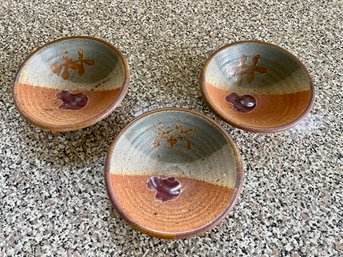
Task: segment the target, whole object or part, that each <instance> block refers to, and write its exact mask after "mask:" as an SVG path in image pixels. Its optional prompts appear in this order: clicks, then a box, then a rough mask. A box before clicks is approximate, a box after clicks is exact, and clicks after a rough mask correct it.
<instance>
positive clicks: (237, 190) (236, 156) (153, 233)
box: [104, 108, 244, 239]
mask: <svg viewBox="0 0 343 257" xmlns="http://www.w3.org/2000/svg"><path fill="white" fill-rule="evenodd" d="M159 112H184V113H190V114H193V115H195V116H198V117H200V118H202V119H203V120H205V121H207V122H209V123H210V124H211V125H213V126H214V127H215V128H217V129H218V130H219V131H220V132H221V133H222V135H223V136H224V137H225V138H226V141H227V143H228V144H229V145H231V147H232V149H233V151H234V159H235V162H236V165H237V169H236V172H237V177H236V182H235V188H234V189H235V191H234V193H233V196H232V199H231V201H230V202H229V203H228V204H227V206H226V207H225V209H224V210H223V211H222V212H221V213H220V214H219V215H218V216H217V217H215V218H214V219H213V220H211V221H210V222H209V223H207V224H205V225H203V226H201V227H198V228H196V229H193V230H189V231H183V232H174V233H165V232H162V231H157V230H154V229H150V228H148V227H145V226H143V225H141V224H140V223H139V222H138V221H136V220H134V219H132V218H131V217H129V216H128V215H127V214H126V213H125V212H124V210H123V209H122V208H121V206H120V204H119V203H118V201H117V200H116V197H115V195H114V193H113V192H112V190H111V187H110V166H109V165H110V159H111V156H112V152H113V149H114V148H115V145H116V143H117V141H118V139H119V138H120V137H121V136H122V135H124V134H125V132H126V130H127V129H128V128H129V127H130V126H131V125H132V124H133V123H135V122H137V121H138V120H140V119H142V118H144V117H146V116H149V115H152V114H155V113H159ZM104 173H105V174H104V175H105V185H106V190H107V194H108V195H109V198H110V200H111V202H112V205H113V207H114V208H115V209H116V210H117V211H118V213H119V214H120V215H121V216H122V217H123V218H124V220H125V221H126V222H127V223H129V224H130V225H131V226H132V227H133V228H135V229H137V230H139V231H141V232H143V233H146V234H148V235H150V236H154V237H159V238H164V239H181V238H189V237H193V236H196V235H199V234H201V233H203V232H205V231H208V230H210V229H211V228H213V227H214V226H216V225H217V224H218V223H219V222H220V221H222V220H223V219H224V218H225V216H226V215H227V214H228V213H229V212H230V210H231V209H232V208H233V206H234V205H235V203H236V202H237V199H238V197H239V194H240V192H241V188H242V184H243V176H244V174H243V161H242V158H241V155H240V152H239V150H238V148H237V146H236V144H235V143H234V141H233V140H232V138H231V137H230V136H229V134H228V133H227V132H226V131H225V130H224V129H223V128H222V127H221V126H220V125H219V124H218V123H216V122H215V121H213V120H212V119H210V118H209V117H207V116H206V115H204V114H202V113H200V112H197V111H193V110H189V109H183V108H160V109H156V110H153V111H149V112H146V113H144V114H142V115H140V116H139V117H137V118H135V119H133V120H132V121H131V122H129V123H128V124H127V125H126V126H125V128H124V129H122V131H121V132H120V133H119V134H118V135H117V136H116V138H115V139H114V141H113V142H112V144H111V146H110V149H109V151H108V153H107V156H106V161H105V171H104Z"/></svg>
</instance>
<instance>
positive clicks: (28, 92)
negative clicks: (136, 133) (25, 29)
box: [13, 37, 129, 131]
mask: <svg viewBox="0 0 343 257" xmlns="http://www.w3.org/2000/svg"><path fill="white" fill-rule="evenodd" d="M128 83H129V68H128V65H127V62H126V60H125V58H124V57H123V55H122V54H121V53H120V51H119V50H118V49H117V48H115V47H114V46H112V45H111V44H109V43H107V42H105V41H103V40H100V39H96V38H93V37H69V38H62V39H59V40H56V41H53V42H50V43H48V44H46V45H44V46H43V47H41V48H39V49H38V50H36V51H35V52H33V53H32V54H31V55H30V56H29V57H28V58H27V59H26V60H25V61H24V62H23V64H22V65H21V67H20V69H19V71H18V72H17V75H16V78H15V82H14V88H13V96H14V102H15V104H16V107H17V109H18V110H19V112H20V113H21V114H22V116H23V117H24V118H26V119H27V120H28V121H29V122H31V123H33V124H34V125H36V126H38V127H41V128H43V129H46V130H51V131H69V130H77V129H80V128H84V127H87V126H90V125H93V124H95V123H96V122H98V121H99V120H101V119H103V118H105V117H106V116H107V115H109V114H110V113H111V112H112V111H113V110H114V109H115V108H116V107H117V106H118V104H119V103H120V102H121V101H122V99H123V98H124V96H125V94H126V92H127V88H128Z"/></svg>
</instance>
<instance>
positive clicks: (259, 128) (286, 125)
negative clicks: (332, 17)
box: [199, 40, 315, 133]
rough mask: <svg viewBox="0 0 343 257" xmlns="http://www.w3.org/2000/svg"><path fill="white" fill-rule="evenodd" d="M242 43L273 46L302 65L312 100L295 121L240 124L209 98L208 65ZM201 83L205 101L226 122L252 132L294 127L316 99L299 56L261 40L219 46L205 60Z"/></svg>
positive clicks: (307, 72) (310, 79)
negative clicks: (280, 123) (275, 125)
mask: <svg viewBox="0 0 343 257" xmlns="http://www.w3.org/2000/svg"><path fill="white" fill-rule="evenodd" d="M240 44H258V45H265V46H269V47H273V48H276V49H278V50H280V51H282V52H284V53H285V54H287V55H288V56H289V57H290V58H292V59H293V60H294V61H295V62H296V63H297V64H298V65H299V66H300V67H301V69H302V70H303V71H304V73H305V75H306V76H307V78H308V80H309V84H310V93H311V96H310V101H309V103H308V105H307V107H306V109H305V110H304V112H303V113H301V114H300V115H299V116H298V117H297V118H296V119H295V120H294V121H292V122H289V123H287V124H284V125H281V126H277V127H266V128H261V127H254V126H248V125H244V124H240V123H238V122H235V120H232V119H229V118H228V117H227V116H225V115H223V114H222V113H221V112H220V111H219V110H218V108H217V107H216V104H215V103H213V102H212V101H210V100H209V99H210V98H209V94H208V92H207V90H206V81H205V77H206V72H207V67H208V65H209V63H210V62H211V61H212V60H213V58H214V57H215V56H216V55H217V54H218V53H219V52H221V51H222V50H224V49H226V48H229V47H232V46H235V45H240ZM199 84H200V90H201V94H202V95H203V99H204V102H205V103H206V104H207V105H208V106H209V108H210V109H211V110H212V111H213V112H214V113H215V114H216V115H217V116H218V117H219V118H220V119H222V120H223V121H225V122H226V123H228V124H230V125H231V126H233V127H236V128H239V129H243V130H246V131H250V132H257V133H273V132H279V131H284V130H287V129H289V128H291V127H293V126H294V125H296V124H297V123H299V122H300V121H301V120H303V119H304V118H305V117H306V116H307V115H308V113H309V112H310V111H311V110H312V108H313V105H314V99H315V88H314V85H313V80H312V78H311V75H310V73H309V71H308V70H307V68H306V67H305V65H304V64H303V63H302V62H301V61H300V60H299V58H298V57H296V56H295V55H294V54H292V53H291V52H290V51H288V50H286V49H285V48H282V47H280V46H278V45H275V44H272V43H269V42H264V41H259V40H241V41H236V42H232V43H227V44H224V45H222V46H221V47H219V48H217V49H216V50H215V51H214V52H213V53H212V54H211V55H210V56H209V57H208V58H207V59H206V61H205V64H204V66H203V68H202V69H201V72H200V78H199Z"/></svg>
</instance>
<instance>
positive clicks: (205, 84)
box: [201, 41, 314, 132]
mask: <svg viewBox="0 0 343 257" xmlns="http://www.w3.org/2000/svg"><path fill="white" fill-rule="evenodd" d="M201 88H202V92H203V95H204V97H205V99H206V101H207V103H208V104H209V106H210V107H211V109H212V110H213V111H214V112H216V113H217V114H218V115H219V116H220V117H221V118H222V119H224V120H225V121H226V122H228V123H230V124H232V125H233V126H236V127H239V128H243V129H246V130H250V131H256V132H273V131H278V130H282V129H286V128H289V127H290V126H292V125H294V124H295V123H297V122H298V121H299V120H300V119H301V118H303V117H304V116H305V115H306V114H307V113H308V112H309V111H310V109H311V107H312V104H313V99H314V92H313V91H314V90H313V85H312V82H311V78H310V76H309V74H308V72H307V70H306V68H305V67H304V66H303V65H302V64H301V63H300V61H299V60H298V59H297V58H296V57H295V56H293V55H292V54H290V53H289V52H287V51H286V50H284V49H282V48H279V47H277V46H275V45H272V44H268V43H263V42H256V41H243V42H237V43H233V44H229V45H227V46H224V47H222V48H220V49H219V50H218V51H216V52H215V53H214V54H213V55H212V56H211V57H210V58H209V60H208V61H207V63H206V65H205V67H204V69H203V71H202V74H201Z"/></svg>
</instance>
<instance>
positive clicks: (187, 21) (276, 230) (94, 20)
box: [0, 0, 343, 257]
mask: <svg viewBox="0 0 343 257" xmlns="http://www.w3.org/2000/svg"><path fill="white" fill-rule="evenodd" d="M0 14H1V15H0V17H1V18H0V19H1V22H0V32H1V36H0V49H1V55H0V81H1V86H0V170H1V172H0V200H1V201H0V256H6V257H7V256H25V257H26V256H73V257H80V256H82V257H87V256H90V257H94V256H104V257H108V256H112V257H120V256H139V257H140V256H145V257H150V256H154V257H166V256H168V257H171V256H187V257H195V256H197V257H205V256H206V257H207V256H210V257H237V256H239V257H241V256H252V257H270V256H279V257H283V256H290V257H299V256H300V257H304V256H310V257H315V256H317V257H323V256H325V257H326V256H330V257H331V256H334V257H340V256H341V255H342V251H343V243H342V242H343V234H342V229H341V227H342V226H341V225H340V224H342V212H343V211H342V210H343V205H342V203H343V200H342V199H343V197H342V181H343V175H342V173H343V170H342V166H343V161H342V148H343V139H342V111H343V109H342V107H343V105H342V98H343V93H342V85H343V81H342V74H343V64H342V52H343V46H342V33H341V32H342V17H343V6H342V4H341V1H337V0H328V1H314V0H308V1H293V0H290V1H275V0H263V1H251V0H245V1H242V0H239V1H238V0H231V1H226V0H204V1H194V0H184V1H179V0H177V1H176V0H161V1H141V0H136V1H117V0H93V1H84V0H79V1H70V0H59V1H56V0H50V1H47V0H40V1H19V0H13V1H9V0H5V1H0ZM71 35H89V36H95V37H97V38H102V39H104V40H106V41H107V42H109V43H111V44H113V45H115V46H117V47H118V49H120V50H121V51H122V53H123V54H124V56H126V57H127V60H128V63H129V66H130V73H131V79H130V86H129V89H128V93H127V96H126V97H125V98H124V99H123V101H122V103H121V105H120V106H119V107H118V108H116V109H115V110H114V112H112V113H111V115H110V116H109V117H108V118H106V119H103V120H102V121H100V122H98V123H97V124H95V125H94V126H91V127H88V128H85V129H82V130H78V131H74V132H65V133H51V132H45V131H42V130H40V129H38V128H36V127H35V126H31V125H30V124H28V123H27V122H25V120H24V119H22V118H21V117H20V115H19V113H18V111H17V110H16V108H15V107H14V104H13V99H12V87H13V80H14V78H15V73H16V71H17V70H18V67H19V65H20V64H21V62H22V61H23V60H24V59H25V58H26V57H27V56H28V55H29V54H30V53H31V52H32V51H34V50H35V49H37V47H38V46H42V45H44V44H45V43H48V42H50V41H52V40H54V39H58V38H61V37H64V36H71ZM240 40H262V41H267V42H271V43H273V44H276V45H278V46H280V47H282V48H285V49H286V50H288V51H290V52H291V53H293V54H294V55H295V56H297V57H298V58H299V60H300V61H301V62H302V63H304V65H305V66H306V67H307V68H308V70H309V73H310V75H311V77H312V80H313V84H314V87H315V89H316V96H315V104H314V106H313V109H312V111H311V112H310V113H309V115H308V116H307V117H306V118H305V119H304V120H303V121H301V122H300V123H299V124H297V125H296V126H295V127H293V128H291V129H289V130H286V131H283V132H277V133H271V134H258V133H250V132H247V131H245V130H241V129H236V128H234V127H232V126H230V125H229V124H227V123H225V122H223V121H222V120H220V119H219V118H218V117H217V116H216V115H214V114H213V113H212V112H211V111H210V110H209V108H208V106H207V105H206V104H205V103H203V98H202V96H201V92H200V86H199V75H200V72H201V70H202V68H203V67H204V65H205V62H206V60H207V58H208V57H209V56H210V55H211V54H212V53H213V51H214V50H215V49H218V48H219V47H221V46H223V45H224V44H226V43H232V42H236V41H240ZM166 106H170V107H183V108H190V109H193V110H198V111H201V112H203V113H205V114H206V115H208V116H209V117H211V118H213V119H215V120H216V121H218V122H219V123H220V124H221V125H222V127H223V128H224V129H225V130H226V131H228V132H229V134H230V135H231V136H232V138H233V139H234V141H235V143H236V144H237V146H238V147H239V150H240V152H241V156H242V158H243V161H244V183H243V187H242V191H241V194H240V197H239V199H238V201H237V204H236V205H235V207H234V209H233V210H232V212H230V213H229V215H228V216H227V217H226V218H225V219H224V220H223V221H222V222H221V223H220V224H218V225H217V226H216V227H214V228H213V229H212V230H210V231H208V232H206V233H204V234H203V235H200V236H197V237H194V238H189V239H180V240H163V239H158V238H154V237H151V236H148V235H145V234H143V233H140V232H139V231H136V230H135V229H133V228H131V226H129V225H128V224H127V223H126V222H125V221H124V220H123V219H122V218H121V216H120V215H119V214H118V213H117V212H116V211H115V210H113V208H112V207H111V203H110V201H109V200H108V195H107V193H106V190H105V184H104V173H103V170H104V161H105V156H106V153H107V151H108V148H109V145H110V144H111V142H112V141H113V140H114V138H115V137H116V135H117V134H118V133H119V132H120V131H121V129H122V128H123V127H124V126H126V125H127V124H128V123H129V122H130V121H131V120H132V119H133V118H135V117H137V116H139V115H140V114H142V113H143V112H145V111H147V110H153V109H156V108H161V107H166Z"/></svg>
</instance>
